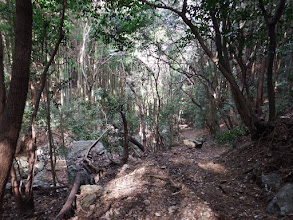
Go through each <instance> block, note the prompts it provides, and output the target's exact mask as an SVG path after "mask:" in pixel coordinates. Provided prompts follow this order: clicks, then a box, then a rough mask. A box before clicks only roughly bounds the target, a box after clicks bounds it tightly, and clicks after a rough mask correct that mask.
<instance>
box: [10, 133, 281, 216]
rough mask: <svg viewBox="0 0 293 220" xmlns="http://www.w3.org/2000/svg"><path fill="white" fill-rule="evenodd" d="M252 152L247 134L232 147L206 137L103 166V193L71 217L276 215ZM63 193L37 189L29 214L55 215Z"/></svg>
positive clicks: (196, 135) (191, 135) (12, 206)
mask: <svg viewBox="0 0 293 220" xmlns="http://www.w3.org/2000/svg"><path fill="white" fill-rule="evenodd" d="M181 135H182V136H183V139H188V138H200V137H203V136H206V135H207V133H206V131H204V130H198V131H194V130H193V129H190V128H185V130H183V132H182V134H181ZM255 154H256V148H255V146H254V145H253V143H252V142H250V140H249V139H248V138H247V139H246V140H243V141H242V142H240V143H238V145H237V146H236V148H235V149H229V150H228V148H227V146H219V145H217V144H215V143H214V142H213V141H211V140H208V141H207V142H205V143H204V145H203V147H202V148H201V149H197V148H191V147H188V146H185V145H183V144H178V145H177V146H174V147H172V148H170V149H167V150H163V151H159V152H156V153H146V154H145V155H144V156H142V157H141V158H139V159H135V158H130V159H129V161H128V163H127V164H125V165H124V166H123V167H109V168H107V169H106V171H105V174H104V176H103V177H102V178H101V180H100V182H99V184H100V185H101V186H102V187H103V188H104V190H103V193H102V195H101V196H100V197H99V198H98V199H97V200H96V201H95V203H94V204H90V206H89V208H88V209H80V210H77V211H76V213H75V215H74V217H72V218H71V219H74V220H79V219H80V220H85V219H104V220H105V219H107V220H108V219H117V220H122V219H141V220H156V219H162V220H163V219H164V220H169V219H170V220H177V219H178V220H184V219H185V220H189V219H198V220H216V219H224V220H226V219H227V220H229V219H249V220H250V219H258V220H275V219H277V218H275V217H272V216H269V215H267V214H266V213H265V207H266V205H267V204H268V199H267V198H268V196H267V194H265V193H264V190H263V189H260V188H259V187H258V186H257V185H256V181H255V179H254V177H253V175H252V172H251V170H252V168H253V167H254V166H255V164H256V163H257V160H258V159H256V158H255V157H253V155H255ZM67 194H68V192H66V191H61V192H60V191H59V192H53V191H48V192H46V193H45V194H42V192H36V195H35V197H36V198H35V199H36V201H37V203H36V209H37V214H36V216H37V217H36V218H32V219H54V217H55V216H56V214H57V213H58V211H59V210H60V207H61V206H62V205H63V203H64V201H65V198H66V197H67ZM6 199H7V201H10V199H11V196H10V195H7V198H6ZM5 209H6V210H5V213H6V215H5V216H6V219H16V217H15V213H16V211H15V203H13V202H12V203H6V205H5Z"/></svg>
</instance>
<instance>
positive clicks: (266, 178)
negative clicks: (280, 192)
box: [261, 173, 281, 190]
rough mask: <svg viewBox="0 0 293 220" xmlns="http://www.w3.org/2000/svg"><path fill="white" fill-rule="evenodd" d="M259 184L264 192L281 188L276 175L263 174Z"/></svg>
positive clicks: (278, 176)
mask: <svg viewBox="0 0 293 220" xmlns="http://www.w3.org/2000/svg"><path fill="white" fill-rule="evenodd" d="M261 182H262V186H263V187H265V188H266V190H277V189H279V188H280V186H281V177H280V175H279V174H277V173H269V174H263V175H262V176H261Z"/></svg>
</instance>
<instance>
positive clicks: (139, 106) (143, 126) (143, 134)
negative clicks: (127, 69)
mask: <svg viewBox="0 0 293 220" xmlns="http://www.w3.org/2000/svg"><path fill="white" fill-rule="evenodd" d="M128 86H129V88H130V89H131V91H132V93H133V94H134V96H135V100H136V104H137V106H138V110H139V115H140V124H141V133H142V144H143V146H144V148H146V145H147V143H146V132H145V130H146V123H145V117H144V109H143V106H142V103H141V101H140V99H139V97H138V95H137V93H136V91H135V88H134V87H133V86H132V85H130V83H128Z"/></svg>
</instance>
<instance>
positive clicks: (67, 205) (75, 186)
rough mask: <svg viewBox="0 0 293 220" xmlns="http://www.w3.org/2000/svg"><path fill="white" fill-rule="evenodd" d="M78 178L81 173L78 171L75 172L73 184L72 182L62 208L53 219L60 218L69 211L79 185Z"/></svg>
mask: <svg viewBox="0 0 293 220" xmlns="http://www.w3.org/2000/svg"><path fill="white" fill-rule="evenodd" d="M80 178H81V174H80V172H78V173H77V174H76V177H75V180H74V184H73V187H72V189H71V191H70V194H69V196H68V198H67V200H66V202H65V204H64V205H63V207H62V209H61V210H60V212H59V213H58V215H57V217H56V218H55V220H61V219H62V218H63V216H64V215H65V214H67V213H68V212H69V211H70V209H71V204H72V203H73V201H74V199H75V195H76V193H77V191H78V189H79V186H80Z"/></svg>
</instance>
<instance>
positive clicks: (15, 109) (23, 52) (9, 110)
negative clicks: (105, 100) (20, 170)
mask: <svg viewBox="0 0 293 220" xmlns="http://www.w3.org/2000/svg"><path fill="white" fill-rule="evenodd" d="M31 49H32V3H31V1H30V0H16V30H15V50H14V56H13V65H12V78H11V82H10V90H9V93H8V97H7V102H6V104H5V107H4V110H3V113H2V114H1V115H0V219H2V217H1V216H2V213H3V209H2V206H3V198H4V192H5V185H6V182H7V179H8V176H9V173H10V169H11V165H12V161H13V157H14V153H15V150H16V143H17V139H18V136H19V131H20V128H21V123H22V116H23V112H24V107H25V101H26V98H27V91H28V83H29V75H30V70H29V68H30V59H31ZM0 83H1V82H0ZM0 92H1V91H0ZM0 96H1V95H0Z"/></svg>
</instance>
